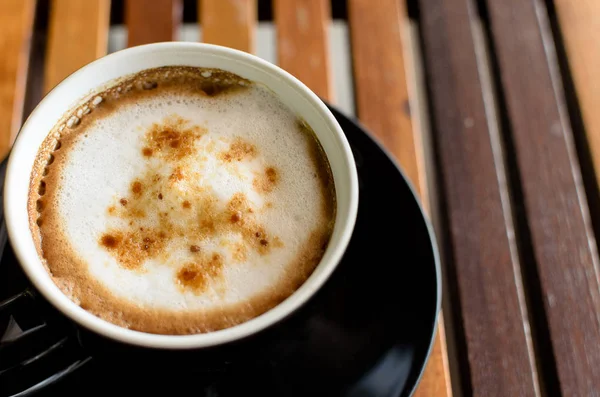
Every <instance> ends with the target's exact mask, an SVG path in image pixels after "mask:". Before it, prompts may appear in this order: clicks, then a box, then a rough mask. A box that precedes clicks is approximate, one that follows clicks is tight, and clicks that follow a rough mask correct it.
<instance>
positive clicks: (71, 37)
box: [44, 0, 110, 91]
mask: <svg viewBox="0 0 600 397" xmlns="http://www.w3.org/2000/svg"><path fill="white" fill-rule="evenodd" d="M109 21H110V0H85V1H81V0H52V1H51V3H50V26H49V37H48V47H47V59H46V68H45V73H44V88H45V91H50V90H51V89H52V88H53V87H54V86H55V85H56V84H58V83H59V82H61V81H62V80H63V79H64V78H65V77H67V76H68V75H69V74H71V73H73V72H74V71H76V70H77V69H79V68H80V67H82V66H84V65H86V64H88V63H90V62H91V61H93V60H95V59H96V58H99V57H101V56H103V55H105V54H106V51H107V42H108V25H109Z"/></svg>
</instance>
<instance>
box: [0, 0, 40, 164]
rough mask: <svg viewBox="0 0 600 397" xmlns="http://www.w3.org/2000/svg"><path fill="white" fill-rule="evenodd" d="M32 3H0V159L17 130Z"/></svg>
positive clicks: (31, 0) (13, 0)
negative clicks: (0, 59)
mask: <svg viewBox="0 0 600 397" xmlns="http://www.w3.org/2000/svg"><path fill="white" fill-rule="evenodd" d="M35 4H36V2H35V0H4V1H2V2H0V54H2V62H0V158H4V157H5V156H6V155H7V153H8V151H9V149H10V147H11V145H12V143H13V141H14V139H15V137H16V135H17V132H18V131H19V128H20V127H21V119H22V115H23V103H24V100H25V84H26V76H27V68H28V66H29V48H30V43H31V36H32V32H33V19H34V11H35Z"/></svg>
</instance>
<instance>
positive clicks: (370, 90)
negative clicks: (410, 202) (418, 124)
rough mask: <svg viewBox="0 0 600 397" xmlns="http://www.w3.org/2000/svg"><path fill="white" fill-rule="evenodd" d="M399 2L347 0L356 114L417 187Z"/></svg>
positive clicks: (416, 167)
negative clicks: (398, 162) (393, 156)
mask: <svg viewBox="0 0 600 397" xmlns="http://www.w3.org/2000/svg"><path fill="white" fill-rule="evenodd" d="M400 3H401V2H400V1H397V0H380V1H377V2H372V1H369V0H349V2H348V12H349V22H350V38H351V40H352V55H353V61H354V74H355V76H354V77H355V90H356V107H357V113H358V117H359V119H360V120H361V121H362V122H363V123H364V124H365V125H366V126H367V127H368V128H369V129H370V130H371V131H373V133H375V134H376V135H377V137H378V138H379V139H380V140H381V141H382V142H383V144H385V146H386V147H387V148H388V149H389V150H390V151H391V152H392V153H393V154H394V155H395V156H396V157H397V158H398V160H399V161H400V164H402V167H403V168H404V170H405V171H406V174H407V176H408V177H409V179H410V180H411V181H414V182H415V183H416V186H418V180H419V178H418V170H419V167H420V166H421V165H419V164H417V157H416V155H415V140H414V137H413V129H412V123H411V120H410V111H409V101H408V88H407V84H406V70H405V65H404V57H403V53H402V37H401V34H400V11H401V9H400ZM367 32H368V33H367Z"/></svg>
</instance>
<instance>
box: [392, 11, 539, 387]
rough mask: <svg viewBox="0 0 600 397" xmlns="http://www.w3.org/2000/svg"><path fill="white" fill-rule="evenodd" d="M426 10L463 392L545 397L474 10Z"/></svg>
mask: <svg viewBox="0 0 600 397" xmlns="http://www.w3.org/2000/svg"><path fill="white" fill-rule="evenodd" d="M419 3H420V11H421V22H422V28H421V29H422V34H423V44H424V54H425V65H426V72H427V77H428V80H429V81H428V82H429V85H430V92H431V96H432V97H431V104H432V107H431V111H432V113H433V121H434V123H433V130H434V140H435V141H436V146H437V152H438V153H439V156H440V170H439V171H440V179H441V181H442V183H441V187H442V189H441V190H442V191H443V192H444V197H445V199H446V212H447V230H448V232H449V235H448V236H447V238H448V242H449V244H448V250H447V251H446V261H447V264H448V272H449V273H450V278H451V280H453V281H454V282H456V283H457V287H458V288H457V290H458V292H457V294H456V296H452V297H451V299H454V300H455V301H454V302H453V306H454V307H453V309H454V310H457V311H458V312H457V314H456V313H455V316H454V317H455V323H456V324H457V328H458V329H459V330H461V331H462V332H464V339H463V338H461V341H459V342H460V343H459V347H461V348H460V349H459V353H461V354H466V356H465V357H463V358H464V360H459V362H465V364H466V367H465V368H462V370H461V373H462V379H461V380H462V382H461V386H462V388H463V389H464V390H463V391H464V393H465V395H473V396H477V397H479V396H481V397H483V396H538V395H539V391H538V390H539V388H538V385H537V378H536V373H535V364H534V363H535V361H534V357H533V353H532V349H531V341H530V338H529V333H528V330H529V326H528V321H527V313H526V307H525V302H524V298H523V296H522V288H523V286H522V284H521V280H520V271H519V261H518V257H517V255H515V252H516V247H515V242H514V239H512V238H511V237H510V236H513V227H512V219H511V210H510V208H509V207H508V206H509V203H508V194H507V193H506V189H507V185H506V180H505V177H504V173H503V164H502V156H500V155H499V154H498V151H499V145H498V141H499V137H498V135H497V129H495V128H493V126H494V124H493V123H494V120H492V119H491V117H490V119H488V114H491V112H492V109H491V108H490V107H489V105H490V104H489V103H487V105H486V101H484V96H483V94H484V89H485V90H489V86H488V87H484V85H483V81H484V80H483V78H482V75H480V74H479V73H480V67H483V65H481V64H478V54H480V52H476V50H475V48H476V47H475V42H474V35H473V33H474V31H473V27H472V25H471V24H472V22H473V21H472V20H471V18H472V14H471V13H470V11H469V10H472V9H475V7H474V4H468V2H467V1H465V0H420V2H419ZM388 47H389V46H388ZM487 92H488V93H489V91H487ZM487 98H489V96H487ZM462 345H464V347H463V346H462ZM457 381H458V380H457Z"/></svg>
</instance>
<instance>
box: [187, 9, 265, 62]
mask: <svg viewBox="0 0 600 397" xmlns="http://www.w3.org/2000/svg"><path fill="white" fill-rule="evenodd" d="M198 2H199V3H198V10H199V14H200V15H199V20H200V24H201V26H202V33H203V40H204V41H205V42H206V43H211V44H219V45H223V46H227V47H232V48H235V49H238V50H242V51H246V52H249V53H254V52H255V25H256V23H257V21H256V13H257V8H256V7H257V5H256V0H198Z"/></svg>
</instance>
